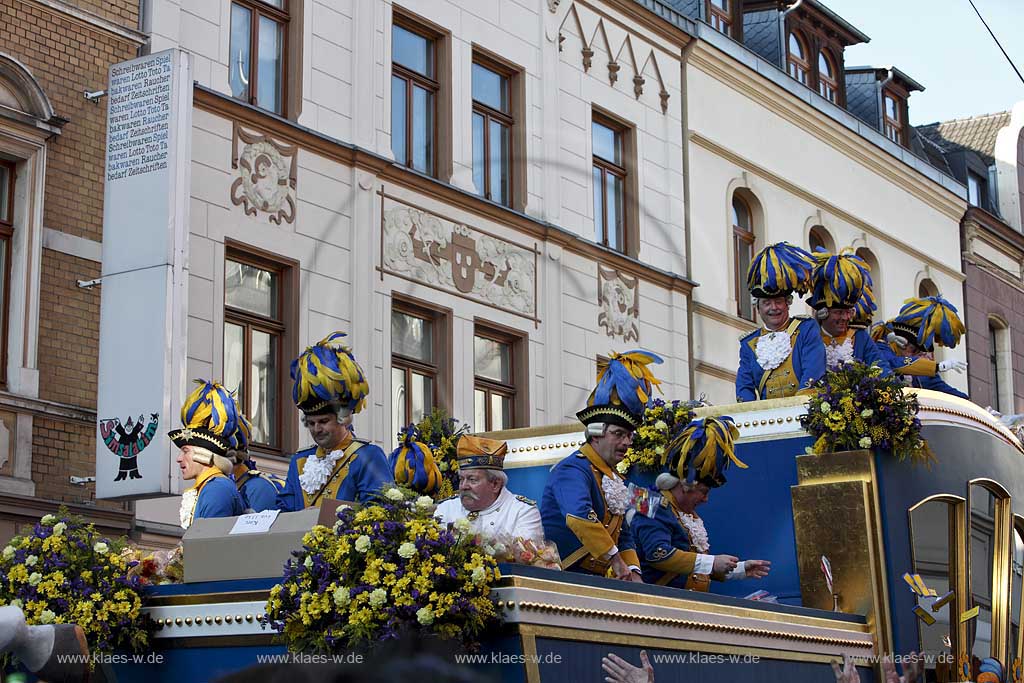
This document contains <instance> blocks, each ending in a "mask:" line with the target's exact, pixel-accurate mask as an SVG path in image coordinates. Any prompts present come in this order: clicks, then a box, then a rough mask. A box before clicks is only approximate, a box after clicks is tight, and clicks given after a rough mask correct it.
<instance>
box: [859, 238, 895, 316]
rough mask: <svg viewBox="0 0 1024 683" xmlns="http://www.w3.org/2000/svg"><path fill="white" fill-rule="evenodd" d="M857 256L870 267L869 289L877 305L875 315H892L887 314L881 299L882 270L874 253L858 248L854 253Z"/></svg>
mask: <svg viewBox="0 0 1024 683" xmlns="http://www.w3.org/2000/svg"><path fill="white" fill-rule="evenodd" d="M854 253H855V254H857V256H860V257H861V258H862V259H864V261H865V262H866V263H867V264H868V265H869V266H870V267H871V282H872V283H873V287H872V288H871V291H872V293H873V294H874V295H875V303H876V304H878V311H877V313H876V315H878V316H879V317H883V316H886V315H889V316H891V315H893V314H894V313H895V312H893V313H889V312H888V311H887V310H886V308H885V305H884V301H885V299H883V298H882V270H881V267H880V266H879V265H878V259H877V258H875V255H874V253H872V251H871V250H870V249H868V248H867V247H860V248H859V249H857V250H856V251H855V252H854Z"/></svg>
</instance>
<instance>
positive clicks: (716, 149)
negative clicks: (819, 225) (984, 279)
mask: <svg viewBox="0 0 1024 683" xmlns="http://www.w3.org/2000/svg"><path fill="white" fill-rule="evenodd" d="M690 140H691V141H692V142H693V143H694V144H696V145H698V146H700V147H703V148H704V149H706V150H707V151H709V152H711V153H712V154H716V155H718V156H720V157H722V158H723V159H727V160H728V161H731V162H732V163H734V164H736V165H737V166H739V167H741V168H743V169H744V170H745V171H747V172H748V173H753V174H756V175H757V176H758V177H759V178H762V179H763V180H766V181H768V182H770V183H772V184H773V185H776V186H777V187H780V188H782V189H783V190H786V191H787V192H789V193H791V194H793V195H796V196H798V197H800V198H802V199H804V200H805V201H807V202H809V203H811V204H815V205H817V206H820V207H821V208H822V209H823V210H825V211H828V212H829V213H831V214H832V215H834V216H836V217H837V218H839V219H841V220H843V221H846V222H848V223H850V224H851V225H853V226H854V227H856V228H858V229H860V230H862V231H863V232H866V233H868V234H870V235H872V236H873V237H875V238H877V239H879V240H881V241H883V242H886V243H887V244H890V245H892V246H894V247H896V248H897V249H900V250H901V251H903V252H906V253H908V254H910V255H911V256H914V257H915V258H917V259H919V260H920V261H922V262H923V263H925V264H927V265H929V266H931V267H932V268H934V269H936V270H940V271H942V272H943V273H945V274H946V275H948V276H950V277H952V278H954V279H956V280H957V281H963V280H964V278H965V276H964V274H963V273H962V272H960V271H959V270H954V269H953V268H951V267H949V266H948V265H946V264H944V263H941V262H939V261H937V260H936V259H934V258H932V257H931V256H928V255H927V254H925V253H924V252H922V251H921V250H920V249H917V248H916V247H913V246H911V245H910V244H908V243H906V242H903V241H902V240H898V239H896V238H894V237H892V235H889V234H888V233H887V232H885V231H883V230H882V229H881V228H878V227H876V226H874V225H871V224H870V223H867V222H866V221H863V220H861V219H860V218H857V217H856V216H854V215H853V214H851V213H850V212H848V211H846V210H845V209H841V208H839V207H838V206H836V205H835V204H833V203H832V202H830V201H829V200H827V199H825V198H824V197H819V196H818V195H815V194H812V193H811V192H809V191H808V190H805V189H804V188H802V187H799V186H798V185H795V184H794V183H792V182H790V181H789V180H787V179H785V178H783V177H782V176H780V175H778V174H776V173H774V172H772V171H769V170H768V169H766V168H764V167H763V166H760V165H758V164H755V163H754V162H752V161H750V160H749V159H747V158H745V157H743V156H740V155H739V154H738V153H736V152H733V151H732V150H730V149H728V148H726V147H723V146H722V145H720V144H718V143H717V142H715V141H713V140H711V139H709V138H706V137H704V136H703V135H701V134H700V133H698V132H696V131H690ZM890 179H891V180H893V182H896V183H900V180H899V179H897V178H890ZM900 186H901V187H902V188H903V189H905V190H906V191H907V192H910V193H911V194H915V196H918V198H919V199H921V200H922V201H925V202H926V203H928V204H929V205H931V206H932V207H933V208H936V209H938V208H939V207H937V206H935V204H934V203H932V202H928V201H927V200H925V199H924V198H923V197H921V196H919V195H917V193H915V192H914V191H913V190H912V188H911V187H909V186H908V185H907V184H906V183H901V184H900ZM943 213H946V212H945V211H943ZM946 215H949V214H946Z"/></svg>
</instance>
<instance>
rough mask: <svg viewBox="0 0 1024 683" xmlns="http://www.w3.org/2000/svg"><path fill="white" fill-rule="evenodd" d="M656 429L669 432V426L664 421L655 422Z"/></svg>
mask: <svg viewBox="0 0 1024 683" xmlns="http://www.w3.org/2000/svg"><path fill="white" fill-rule="evenodd" d="M654 428H655V429H657V430H658V431H659V432H667V431H668V425H667V424H666V423H665V421H664V420H658V421H657V422H655V423H654Z"/></svg>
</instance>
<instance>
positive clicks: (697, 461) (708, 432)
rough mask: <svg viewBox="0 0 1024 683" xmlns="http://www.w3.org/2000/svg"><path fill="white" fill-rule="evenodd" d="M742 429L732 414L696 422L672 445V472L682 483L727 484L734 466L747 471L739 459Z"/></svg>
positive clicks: (669, 445) (682, 432) (714, 485)
mask: <svg viewBox="0 0 1024 683" xmlns="http://www.w3.org/2000/svg"><path fill="white" fill-rule="evenodd" d="M739 435H740V430H739V429H738V428H737V427H736V424H735V423H734V422H733V420H732V418H731V417H729V416H728V415H722V416H721V417H705V418H702V419H699V420H694V421H692V422H691V423H690V424H689V425H688V426H687V427H686V429H684V430H683V431H681V432H680V433H679V434H678V435H677V436H676V437H675V438H674V439H672V441H670V442H669V444H668V448H667V452H668V454H669V458H668V461H669V473H671V474H673V475H675V476H676V477H677V478H678V479H680V480H681V481H685V482H689V483H694V482H700V483H702V484H704V485H706V486H708V487H710V488H716V487H718V486H721V485H722V484H724V483H725V471H726V470H727V469H728V468H729V465H730V464H735V465H736V467H741V468H743V469H746V467H747V466H746V465H745V464H744V463H743V462H741V461H740V459H739V458H737V457H736V443H735V442H736V439H737V438H738V437H739Z"/></svg>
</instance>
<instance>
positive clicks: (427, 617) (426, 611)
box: [416, 607, 434, 626]
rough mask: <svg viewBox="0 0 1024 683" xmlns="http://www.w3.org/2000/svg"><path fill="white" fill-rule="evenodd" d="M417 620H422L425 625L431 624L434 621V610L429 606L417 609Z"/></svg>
mask: <svg viewBox="0 0 1024 683" xmlns="http://www.w3.org/2000/svg"><path fill="white" fill-rule="evenodd" d="M416 621H418V622H420V623H421V624H423V625H424V626H430V625H431V624H433V623H434V612H433V610H431V609H430V608H429V607H420V608H419V609H418V610H416Z"/></svg>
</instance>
